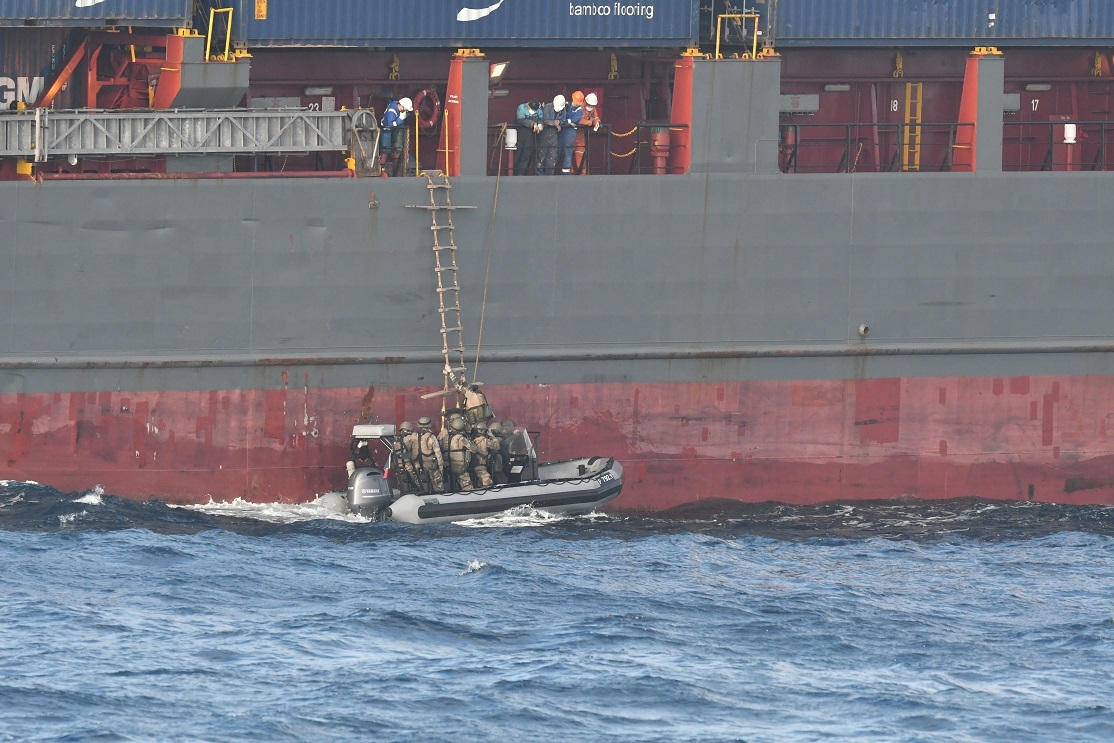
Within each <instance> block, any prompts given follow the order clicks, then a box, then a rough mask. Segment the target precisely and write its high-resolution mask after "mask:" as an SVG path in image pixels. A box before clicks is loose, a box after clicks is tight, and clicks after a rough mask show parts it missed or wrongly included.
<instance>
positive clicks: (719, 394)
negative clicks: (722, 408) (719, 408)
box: [716, 387, 727, 402]
mask: <svg viewBox="0 0 1114 743" xmlns="http://www.w3.org/2000/svg"><path fill="white" fill-rule="evenodd" d="M726 399H727V395H726V393H725V392H724V390H723V387H716V402H723V401H724V400H726Z"/></svg>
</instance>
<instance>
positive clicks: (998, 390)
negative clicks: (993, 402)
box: [991, 377, 1006, 395]
mask: <svg viewBox="0 0 1114 743" xmlns="http://www.w3.org/2000/svg"><path fill="white" fill-rule="evenodd" d="M991 391H993V393H994V394H995V395H1001V394H1003V393H1004V392H1005V391H1006V380H1004V379H1002V378H1001V377H995V378H994V384H993V385H991Z"/></svg>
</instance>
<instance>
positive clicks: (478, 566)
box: [461, 560, 487, 575]
mask: <svg viewBox="0 0 1114 743" xmlns="http://www.w3.org/2000/svg"><path fill="white" fill-rule="evenodd" d="M486 567H487V563H486V562H484V561H483V560H472V561H471V562H469V563H468V569H467V570H465V571H464V572H463V573H461V575H468V574H469V573H477V572H479V571H481V570H483V569H484V568H486Z"/></svg>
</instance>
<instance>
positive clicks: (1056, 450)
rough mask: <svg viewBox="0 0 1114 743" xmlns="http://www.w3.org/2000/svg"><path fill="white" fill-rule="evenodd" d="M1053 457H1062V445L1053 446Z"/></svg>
mask: <svg viewBox="0 0 1114 743" xmlns="http://www.w3.org/2000/svg"><path fill="white" fill-rule="evenodd" d="M1052 458H1053V459H1059V458H1060V447H1058V446H1054V447H1052Z"/></svg>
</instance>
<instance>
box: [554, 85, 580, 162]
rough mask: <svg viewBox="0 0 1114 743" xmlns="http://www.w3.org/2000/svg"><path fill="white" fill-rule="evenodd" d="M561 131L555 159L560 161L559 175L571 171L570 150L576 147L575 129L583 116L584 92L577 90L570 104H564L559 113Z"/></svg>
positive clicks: (558, 136)
mask: <svg viewBox="0 0 1114 743" xmlns="http://www.w3.org/2000/svg"><path fill="white" fill-rule="evenodd" d="M560 116H561V131H560V133H559V134H558V135H557V159H558V161H559V162H560V163H561V175H569V174H570V173H572V151H573V149H574V148H575V147H576V130H577V127H578V126H579V125H580V120H581V118H583V116H584V94H583V93H581V92H580V91H579V90H578V91H576V92H575V93H573V94H572V104H571V105H568V106H565V110H563V111H562V112H561V114H560Z"/></svg>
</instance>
